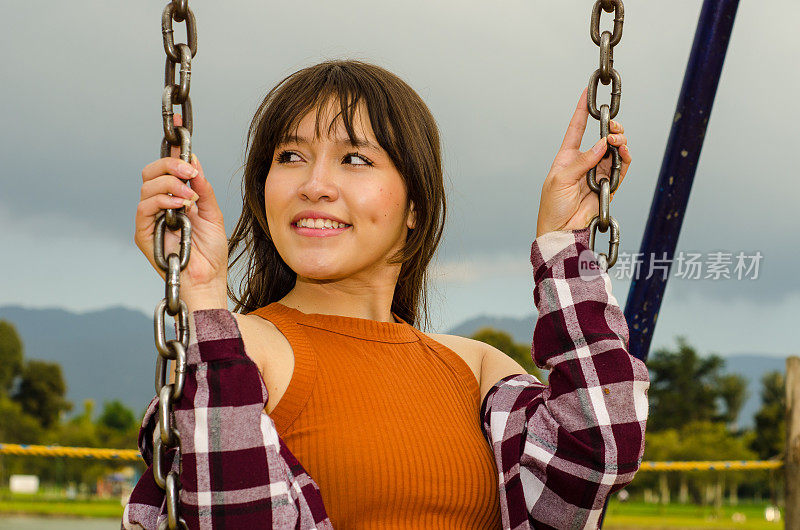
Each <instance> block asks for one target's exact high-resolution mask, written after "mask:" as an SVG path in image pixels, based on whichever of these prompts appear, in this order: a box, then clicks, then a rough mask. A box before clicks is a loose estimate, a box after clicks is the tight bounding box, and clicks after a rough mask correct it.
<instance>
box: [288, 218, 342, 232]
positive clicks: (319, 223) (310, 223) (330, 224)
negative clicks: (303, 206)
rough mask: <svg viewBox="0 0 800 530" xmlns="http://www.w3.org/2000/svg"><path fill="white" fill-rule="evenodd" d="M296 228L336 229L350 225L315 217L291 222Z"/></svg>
mask: <svg viewBox="0 0 800 530" xmlns="http://www.w3.org/2000/svg"><path fill="white" fill-rule="evenodd" d="M291 224H292V226H294V227H296V228H308V229H312V230H336V229H339V228H347V227H350V226H352V225H349V224H347V223H340V222H338V221H334V220H332V219H317V218H303V219H299V220H298V221H297V222H295V223H291Z"/></svg>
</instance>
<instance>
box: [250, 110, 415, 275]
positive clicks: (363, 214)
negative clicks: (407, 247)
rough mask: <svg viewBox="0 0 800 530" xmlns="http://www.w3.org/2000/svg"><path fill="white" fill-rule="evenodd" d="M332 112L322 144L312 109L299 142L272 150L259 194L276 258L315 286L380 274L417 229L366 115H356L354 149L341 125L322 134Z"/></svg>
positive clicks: (325, 116)
mask: <svg viewBox="0 0 800 530" xmlns="http://www.w3.org/2000/svg"><path fill="white" fill-rule="evenodd" d="M334 109H335V110H336V111H337V112H338V106H336V107H334V106H332V105H329V106H327V107H326V112H323V116H321V118H323V119H322V120H321V122H320V123H321V124H323V125H322V126H321V130H322V131H323V134H321V135H320V138H315V129H316V127H315V122H316V111H315V110H312V111H311V112H309V113H308V114H307V115H306V116H304V117H303V119H302V120H301V122H300V124H299V127H298V129H297V136H296V137H293V138H291V139H289V140H288V141H286V142H285V143H282V144H280V145H278V146H277V147H276V149H275V154H274V156H273V159H272V163H271V165H270V169H269V174H268V175H267V180H266V183H265V188H264V199H265V204H266V215H267V223H268V224H269V231H270V234H271V236H272V240H273V241H274V243H275V247H276V248H277V250H278V253H279V254H280V255H281V258H283V260H284V261H285V262H286V264H287V265H288V266H289V267H290V268H291V269H292V270H293V271H295V272H296V273H297V275H298V276H300V277H303V278H309V279H316V280H337V279H342V278H347V277H350V276H353V275H356V274H359V273H366V274H368V275H373V274H375V273H376V272H378V271H381V270H383V269H385V268H386V267H388V265H387V264H386V261H387V258H388V257H389V256H391V255H392V254H393V253H394V252H395V251H397V250H399V249H400V248H402V246H403V244H404V243H405V239H406V234H407V230H408V229H409V228H413V227H414V214H413V210H411V209H409V210H407V195H406V188H405V183H404V181H403V178H402V177H401V176H400V173H399V172H398V171H397V169H395V166H394V164H393V162H392V160H391V159H390V157H389V155H388V154H387V153H386V151H384V150H383V148H381V147H380V146H379V145H378V141H377V140H376V138H375V135H374V133H373V131H372V127H371V125H370V123H369V117H368V115H367V112H366V110H365V109H364V108H363V107H362V108H360V109H359V111H358V112H357V113H356V114H355V117H354V120H353V122H354V128H355V131H356V136H357V138H358V142H357V144H358V145H353V144H352V143H351V142H350V139H349V138H348V136H347V131H346V130H345V127H344V125H343V124H342V122H341V119H337V120H336V124H335V127H334V128H332V129H331V132H330V134H329V135H328V134H325V132H326V131H327V127H326V126H325V125H324V124H328V123H330V120H331V117H332V116H334V115H335V112H331V111H332V110H334ZM339 223H341V224H339ZM298 225H299V226H298ZM395 267H398V270H399V265H395Z"/></svg>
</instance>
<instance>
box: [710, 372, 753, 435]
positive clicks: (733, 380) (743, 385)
mask: <svg viewBox="0 0 800 530" xmlns="http://www.w3.org/2000/svg"><path fill="white" fill-rule="evenodd" d="M717 388H718V390H719V396H720V398H722V402H723V403H724V404H725V411H724V412H723V413H722V414H721V415H720V419H721V420H722V421H723V422H725V423H726V424H728V426H729V427H731V428H734V429H735V428H736V422H737V421H738V419H739V413H740V412H741V411H742V406H743V405H744V402H745V401H746V400H747V395H748V393H747V380H745V378H744V377H742V376H740V375H736V374H725V375H723V376H720V377H719V378H717Z"/></svg>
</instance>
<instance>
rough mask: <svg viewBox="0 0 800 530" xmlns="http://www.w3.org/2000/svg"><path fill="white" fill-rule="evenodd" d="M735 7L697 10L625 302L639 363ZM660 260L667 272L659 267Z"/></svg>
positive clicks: (728, 2)
mask: <svg viewBox="0 0 800 530" xmlns="http://www.w3.org/2000/svg"><path fill="white" fill-rule="evenodd" d="M738 6H739V0H705V1H704V2H703V7H702V10H701V11H700V18H699V19H698V22H697V30H696V31H695V35H694V43H693V44H692V51H691V54H690V55H689V62H688V64H687V66H686V74H685V75H684V78H683V86H682V87H681V93H680V96H679V97H678V105H677V108H676V110H675V116H674V118H673V120H672V130H671V131H670V134H669V140H668V141H667V149H666V151H665V152H664V159H663V161H662V164H661V173H660V174H659V176H658V184H657V185H656V190H655V194H654V196H653V202H652V204H651V206H650V216H649V218H648V220H647V225H646V227H645V230H644V237H643V238H642V245H641V248H640V250H639V252H640V256H641V259H642V263H641V270H640V271H639V274H638V275H634V279H633V282H632V283H631V286H630V290H629V291H628V300H627V302H626V304H625V319H626V320H627V321H628V326H629V330H630V352H631V354H632V355H634V356H636V357H637V358H639V359H641V360H646V359H647V354H648V351H649V349H650V341H651V340H652V338H653V330H654V328H655V326H656V319H657V318H658V310H659V308H660V307H661V300H662V298H663V296H664V290H665V289H666V286H667V280H668V279H669V270H670V269H671V264H672V258H673V256H674V254H675V247H676V246H677V243H678V235H679V234H680V231H681V225H682V224H683V217H684V213H685V212H686V205H687V203H688V202H689V192H690V191H691V190H692V182H693V181H694V174H695V171H696V169H697V162H698V160H699V159H700V150H701V149H702V147H703V139H704V138H705V134H706V128H707V126H708V120H709V117H710V116H711V107H712V106H713V104H714V96H715V95H716V93H717V86H718V84H719V78H720V74H721V73H722V64H723V63H724V62H725V52H726V51H727V50H728V42H729V40H730V37H731V31H732V30H733V21H734V19H735V18H736V9H737V7H738ZM663 259H666V261H661V264H662V265H667V268H666V274H665V273H664V272H663V268H661V267H659V261H660V260H663ZM653 260H656V261H655V263H654V262H653ZM654 265H655V267H654ZM637 276H638V277H637ZM648 276H649V278H648Z"/></svg>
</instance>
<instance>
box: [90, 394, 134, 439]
mask: <svg viewBox="0 0 800 530" xmlns="http://www.w3.org/2000/svg"><path fill="white" fill-rule="evenodd" d="M138 435H139V421H138V420H137V419H136V416H135V415H134V413H133V411H132V410H131V409H129V408H128V407H126V406H125V405H124V404H122V402H120V401H118V400H114V401H109V402H106V403H104V404H103V412H101V413H100V417H99V418H98V419H97V436H98V438H99V439H100V443H101V445H103V446H104V447H115V448H120V449H126V448H127V449H130V448H133V447H136V445H137V439H138Z"/></svg>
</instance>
